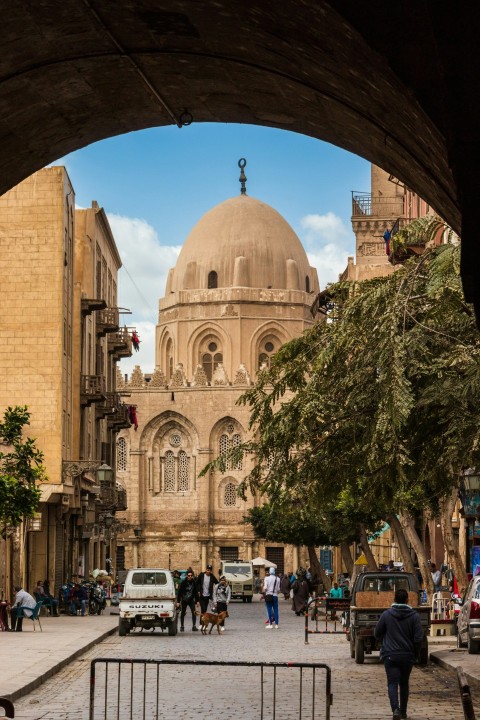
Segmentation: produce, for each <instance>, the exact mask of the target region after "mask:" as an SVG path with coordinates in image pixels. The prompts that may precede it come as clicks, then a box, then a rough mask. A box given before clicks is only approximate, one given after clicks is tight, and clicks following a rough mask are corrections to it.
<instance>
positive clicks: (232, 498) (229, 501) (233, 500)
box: [223, 482, 238, 507]
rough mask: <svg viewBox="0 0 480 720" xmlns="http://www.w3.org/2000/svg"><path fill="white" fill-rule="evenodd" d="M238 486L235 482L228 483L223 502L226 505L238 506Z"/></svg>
mask: <svg viewBox="0 0 480 720" xmlns="http://www.w3.org/2000/svg"><path fill="white" fill-rule="evenodd" d="M237 499H238V496H237V486H236V485H235V483H231V482H229V483H227V484H226V485H225V487H224V490H223V504H224V506H225V507H236V505H237Z"/></svg>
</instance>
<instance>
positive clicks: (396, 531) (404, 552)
mask: <svg viewBox="0 0 480 720" xmlns="http://www.w3.org/2000/svg"><path fill="white" fill-rule="evenodd" d="M387 520H388V523H389V525H390V527H391V528H392V532H393V536H394V538H395V540H396V541H397V545H398V547H399V550H400V555H401V557H402V560H403V567H404V569H405V572H409V573H415V566H414V564H413V560H412V556H411V555H410V550H409V549H408V543H407V541H406V539H405V535H404V533H403V530H402V526H401V524H400V520H399V519H398V518H397V516H396V515H390V516H389V517H388V518H387Z"/></svg>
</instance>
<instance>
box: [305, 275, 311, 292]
mask: <svg viewBox="0 0 480 720" xmlns="http://www.w3.org/2000/svg"><path fill="white" fill-rule="evenodd" d="M305 292H307V293H309V292H310V278H309V277H308V275H307V276H306V278H305Z"/></svg>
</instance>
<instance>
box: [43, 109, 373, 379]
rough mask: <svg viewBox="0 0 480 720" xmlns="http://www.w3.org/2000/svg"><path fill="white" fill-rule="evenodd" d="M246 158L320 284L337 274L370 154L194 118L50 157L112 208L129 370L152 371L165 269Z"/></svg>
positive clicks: (234, 182) (80, 189) (350, 249)
mask: <svg viewBox="0 0 480 720" xmlns="http://www.w3.org/2000/svg"><path fill="white" fill-rule="evenodd" d="M240 158H245V159H246V160H247V165H246V168H245V174H246V176H247V194H248V195H250V196H252V197H255V198H258V199H259V200H262V201H263V202H266V203H268V204H269V205H271V206H272V207H273V208H275V209H276V210H277V211H278V212H279V213H280V214H281V215H283V217H284V218H285V219H286V220H287V222H288V223H289V224H290V225H291V226H292V228H293V229H294V231H295V232H296V234H297V235H298V237H299V238H300V240H301V242H302V244H303V246H304V248H305V250H306V252H307V255H308V257H309V260H310V264H311V265H312V266H313V267H316V268H317V271H318V277H319V281H320V287H325V285H326V284H327V283H329V282H334V281H335V280H337V279H338V274H339V273H340V272H342V270H343V269H344V268H345V267H346V264H347V258H348V256H349V255H354V254H355V252H354V251H355V236H354V234H353V232H352V227H351V221H350V216H351V191H352V190H353V191H361V192H369V191H370V163H368V162H367V161H366V160H364V159H363V158H360V157H358V156H356V155H352V154H351V153H348V152H346V151H345V150H342V149H340V148H337V147H335V146H334V145H330V144H328V143H324V142H321V141H319V140H316V139H313V138H309V137H306V136H304V135H299V134H296V133H292V132H286V131H283V130H277V129H272V128H264V127H259V126H253V125H235V124H228V125H227V124H210V123H204V124H201V123H198V124H196V125H195V124H193V125H191V126H189V127H184V128H181V129H178V128H177V127H173V126H172V127H163V128H152V129H149V130H143V131H139V132H134V133H127V134H125V135H121V136H117V137H114V138H109V139H107V140H103V141H101V142H98V143H94V144H92V145H89V146H87V147H85V148H83V149H81V150H78V151H76V152H74V153H71V154H70V155H67V156H66V157H64V158H60V159H59V160H58V161H57V162H55V163H52V165H65V166H66V168H67V171H68V174H69V176H70V179H71V181H72V184H73V187H74V189H75V194H76V204H77V206H78V207H83V208H85V207H89V206H90V205H91V202H92V200H96V201H97V202H98V203H99V205H100V206H101V207H103V208H104V209H105V212H106V213H107V216H108V219H109V222H110V225H111V228H112V231H113V235H114V237H115V240H116V243H117V247H118V249H119V252H120V257H121V258H122V263H123V268H122V269H121V270H120V273H119V279H118V295H119V298H118V304H119V306H120V307H122V308H128V309H130V310H131V315H124V316H123V318H124V322H125V324H127V325H128V326H135V327H136V328H137V332H138V334H139V336H140V341H141V342H140V350H139V352H138V353H135V352H134V355H133V357H132V358H130V359H127V360H123V361H122V362H121V364H120V368H121V370H122V372H123V373H130V372H131V371H132V369H133V367H134V366H135V365H140V366H141V367H142V370H143V371H144V372H151V371H153V369H154V367H155V352H154V337H155V325H156V323H157V319H158V300H159V298H161V297H163V294H164V290H165V283H166V279H167V274H168V270H169V269H170V268H171V267H173V266H174V265H175V263H176V259H177V257H178V253H179V251H180V248H181V246H182V244H183V242H184V241H185V239H186V237H187V236H188V234H189V232H190V230H191V229H192V228H193V227H194V225H195V224H196V223H197V222H198V220H200V218H201V217H202V215H204V213H206V212H207V211H208V210H210V209H211V208H212V207H214V206H215V205H218V204H219V203H221V202H223V201H224V200H226V199H228V198H231V197H234V196H236V195H238V194H239V192H240V183H239V175H240V170H239V168H238V160H239V159H240Z"/></svg>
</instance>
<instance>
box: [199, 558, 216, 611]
mask: <svg viewBox="0 0 480 720" xmlns="http://www.w3.org/2000/svg"><path fill="white" fill-rule="evenodd" d="M212 570H213V568H212V566H211V565H207V569H206V570H205V572H201V573H200V575H199V576H198V578H197V598H198V600H199V601H200V609H201V611H202V613H205V612H207V610H208V603H209V602H210V600H211V599H212V598H213V586H214V585H217V584H218V580H217V578H216V577H215V575H214V574H213V572H212Z"/></svg>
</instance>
